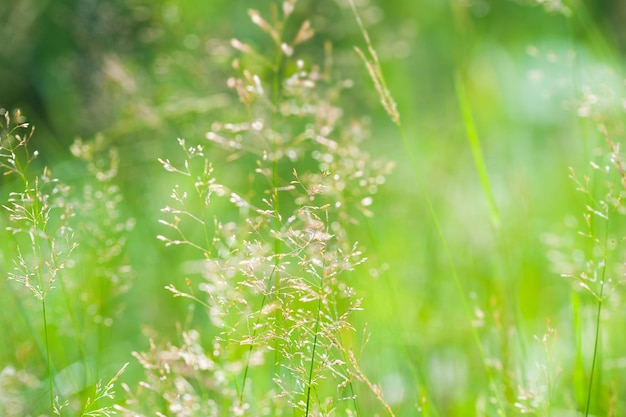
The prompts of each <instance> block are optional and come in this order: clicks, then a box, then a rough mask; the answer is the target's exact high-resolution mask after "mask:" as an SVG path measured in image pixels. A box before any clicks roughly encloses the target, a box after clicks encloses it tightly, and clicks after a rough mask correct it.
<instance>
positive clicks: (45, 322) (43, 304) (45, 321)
mask: <svg viewBox="0 0 626 417" xmlns="http://www.w3.org/2000/svg"><path fill="white" fill-rule="evenodd" d="M41 310H42V312H43V332H44V336H45V337H44V339H45V345H46V367H47V368H48V389H49V390H50V415H53V414H54V390H53V383H52V366H51V363H50V344H49V341H48V318H47V316H46V298H45V296H44V297H42V298H41Z"/></svg>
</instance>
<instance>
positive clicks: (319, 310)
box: [305, 283, 323, 417]
mask: <svg viewBox="0 0 626 417" xmlns="http://www.w3.org/2000/svg"><path fill="white" fill-rule="evenodd" d="M322 291H323V287H322V283H320V294H319V298H318V299H317V318H316V322H315V334H314V335H313V349H312V350H311V366H310V367H309V381H308V383H307V392H306V412H305V415H306V417H308V416H309V403H310V401H311V382H312V381H313V368H314V365H315V350H316V348H317V335H318V333H319V331H320V316H321V313H322V297H323V294H322Z"/></svg>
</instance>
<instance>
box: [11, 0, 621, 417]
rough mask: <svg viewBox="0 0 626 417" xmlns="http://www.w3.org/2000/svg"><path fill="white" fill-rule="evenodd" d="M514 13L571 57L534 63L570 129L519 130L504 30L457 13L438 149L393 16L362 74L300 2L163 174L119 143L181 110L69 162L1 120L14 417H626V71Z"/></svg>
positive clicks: (126, 71) (116, 67)
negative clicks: (560, 42)
mask: <svg viewBox="0 0 626 417" xmlns="http://www.w3.org/2000/svg"><path fill="white" fill-rule="evenodd" d="M509 3H510V4H507V5H498V7H503V8H506V7H511V8H518V9H515V10H517V11H518V12H519V11H520V10H524V11H528V10H532V13H536V16H539V17H535V18H536V19H538V20H540V19H545V21H546V22H551V23H554V22H557V23H558V24H559V25H563V27H566V28H567V31H568V32H567V35H566V36H565V37H564V39H566V40H567V41H568V42H570V43H571V45H572V51H573V52H570V53H569V54H568V53H567V52H563V51H561V50H558V51H557V52H558V53H561V52H563V56H561V57H559V55H558V53H557V52H554V51H553V50H550V49H547V51H545V50H544V49H542V47H541V46H533V45H530V46H527V45H525V46H524V49H522V48H521V47H519V44H514V45H517V46H518V47H519V48H520V49H519V50H515V53H523V54H526V55H528V56H529V57H530V58H529V59H530V60H531V62H532V64H530V67H529V69H528V68H526V67H524V69H525V70H526V69H528V71H527V72H528V75H529V79H528V80H527V84H525V86H526V87H525V88H527V89H529V90H530V89H531V88H535V87H536V84H533V83H541V82H544V81H546V80H547V82H548V83H551V82H552V81H554V85H551V86H550V88H553V90H549V92H550V93H551V94H552V95H553V96H554V97H556V98H557V99H552V100H551V101H549V103H550V105H556V106H560V107H559V108H560V109H562V111H556V110H550V112H548V111H545V112H546V113H550V114H541V112H538V111H535V109H534V108H530V109H525V110H523V111H522V110H520V109H521V108H522V107H509V108H508V109H507V106H511V104H510V103H509V102H507V100H506V97H505V96H506V94H507V93H508V91H507V88H510V89H512V90H513V89H514V88H513V87H511V85H510V84H508V83H507V82H506V76H507V75H508V73H507V74H499V73H498V71H499V70H500V69H501V67H499V66H498V65H502V66H504V67H506V65H509V63H508V61H507V59H509V60H511V59H510V58H502V57H503V56H505V55H506V53H504V52H502V50H498V48H497V47H494V46H493V45H489V43H490V42H492V40H491V38H487V37H481V35H480V32H481V30H488V29H485V28H484V27H481V25H482V24H483V22H484V21H481V20H480V19H479V18H477V17H476V16H479V15H480V13H481V10H482V9H480V4H478V3H476V4H474V3H472V4H471V5H466V4H462V3H461V2H456V1H453V2H450V3H449V4H446V5H445V7H442V8H441V10H444V11H445V13H446V14H449V21H448V22H447V23H446V25H448V26H447V27H448V29H447V30H449V31H450V32H451V33H453V35H452V36H451V39H452V41H451V42H452V43H453V46H454V48H453V49H454V50H453V51H451V58H450V68H448V69H449V71H446V74H445V77H442V79H445V82H444V87H443V90H444V92H445V94H441V95H442V96H444V95H445V97H446V100H448V101H447V102H445V103H444V104H441V105H442V106H444V107H445V109H446V113H447V116H446V118H443V119H436V120H434V121H432V122H431V123H432V124H433V125H434V126H435V128H434V130H429V127H428V122H429V118H430V117H431V115H432V113H429V110H428V109H424V110H423V114H422V113H419V114H413V111H412V110H413V108H412V106H410V105H409V104H408V103H409V102H410V101H409V100H410V99H409V98H407V97H409V96H411V93H406V94H405V92H403V91H402V89H406V90H408V89H409V87H410V88H415V89H419V88H421V85H420V83H421V82H422V80H421V79H420V78H419V77H418V78H415V77H412V76H407V74H404V75H403V74H402V72H401V71H398V70H397V67H394V66H393V64H392V63H391V62H390V61H389V55H387V58H384V56H385V53H389V52H390V51H393V50H394V48H395V46H394V44H393V42H391V41H388V42H389V44H385V42H382V41H379V40H378V39H377V38H376V34H377V33H380V32H375V31H374V30H373V29H370V25H373V26H375V25H376V16H377V12H380V10H379V9H377V6H376V5H372V4H370V5H368V4H364V3H362V2H354V1H352V0H349V1H348V2H347V3H346V4H344V5H343V6H339V5H338V6H337V8H336V9H332V10H334V11H335V12H336V13H338V15H340V16H343V17H342V20H341V23H340V24H337V26H332V25H331V26H330V27H331V28H333V29H335V30H337V27H341V26H342V25H345V24H346V23H345V22H349V27H351V28H352V29H350V30H349V31H350V33H351V34H352V35H354V37H353V38H351V39H356V40H355V41H354V42H355V43H356V45H363V46H356V47H355V48H353V46H352V45H349V46H348V47H345V45H344V49H343V50H342V49H341V47H338V46H333V44H332V43H331V42H330V41H327V40H325V39H324V37H325V36H326V33H325V32H322V33H321V34H320V33H317V27H316V24H318V25H319V26H320V27H324V20H323V19H322V17H320V16H318V15H316V14H314V12H315V10H316V9H315V7H312V8H307V7H308V6H307V4H306V3H305V2H297V1H295V0H287V1H284V2H276V3H272V4H271V5H270V6H268V7H261V6H259V8H260V10H256V9H250V10H248V11H247V19H248V21H247V23H246V25H245V27H246V28H248V29H245V30H243V29H242V32H241V33H242V37H240V38H239V37H238V38H233V39H231V40H230V41H229V42H221V43H216V42H213V41H212V42H207V45H210V48H211V51H213V52H214V51H220V52H219V54H220V55H219V57H221V58H220V59H222V58H223V57H228V59H227V60H226V59H225V60H224V61H228V65H229V69H228V70H225V69H224V70H222V69H220V70H219V71H217V70H213V71H215V72H212V74H221V75H222V76H223V80H222V83H223V84H224V85H225V86H226V87H227V89H228V91H227V92H222V93H220V95H219V97H218V99H216V103H221V104H220V105H219V106H218V107H219V108H218V107H215V108H214V107H213V105H212V104H211V105H209V104H207V102H206V101H202V102H200V101H197V102H196V101H194V102H193V103H191V104H190V102H187V101H185V102H184V103H183V102H181V103H179V104H180V105H181V106H183V107H184V108H186V109H191V110H188V111H189V112H192V113H193V112H197V110H198V109H199V108H202V109H204V110H203V111H205V113H203V114H202V116H203V117H204V119H205V120H203V119H200V118H196V117H190V118H189V119H185V120H187V121H189V120H193V123H191V124H193V125H194V127H193V128H192V129H191V132H193V133H194V134H193V135H184V137H179V138H178V139H175V137H172V138H168V143H171V145H165V146H162V147H159V148H158V149H159V150H162V153H161V154H160V155H159V156H158V157H157V156H155V157H154V158H153V159H151V160H150V161H147V162H146V161H142V163H144V164H145V165H141V166H140V167H139V168H137V166H136V164H135V163H136V162H137V159H138V157H137V155H135V154H132V153H129V152H126V153H125V152H124V150H125V148H124V146H125V145H124V144H123V143H122V144H121V145H120V141H119V137H118V136H119V135H122V136H123V135H124V134H127V133H128V132H129V131H130V132H137V131H138V130H141V127H138V126H141V125H142V123H144V122H145V121H146V120H148V119H149V120H151V122H150V123H147V124H146V125H150V126H154V125H155V124H158V123H165V122H163V120H170V119H174V117H173V116H171V115H170V116H167V115H165V114H160V113H159V112H160V111H162V112H164V113H167V112H168V111H174V112H181V113H180V114H184V112H185V111H186V110H181V109H180V108H177V106H176V105H175V104H176V103H174V104H173V105H170V106H164V105H161V106H160V107H159V106H156V104H155V106H154V108H153V109H152V110H150V108H149V107H150V106H144V105H143V104H141V105H138V104H136V107H132V109H133V110H129V112H130V113H129V114H131V116H132V115H134V116H132V117H130V119H132V120H130V121H126V122H120V124H118V125H116V126H113V127H112V128H111V129H110V130H109V131H108V132H107V131H105V132H103V133H102V134H97V135H95V136H94V137H93V138H90V139H76V140H75V141H74V142H73V144H72V145H71V146H70V149H69V150H68V154H67V158H66V159H64V160H62V161H55V160H54V158H50V157H48V156H47V155H46V154H43V155H42V154H40V153H39V152H38V151H37V150H36V149H34V144H35V143H37V142H36V140H35V139H36V137H37V132H36V131H35V130H34V129H33V128H32V127H31V126H30V125H29V123H28V122H27V120H26V118H25V117H24V115H23V114H22V113H21V112H19V111H7V110H2V111H1V116H2V120H3V121H2V125H1V126H0V128H1V129H0V171H1V172H2V174H3V175H2V182H1V183H0V185H1V186H2V187H1V189H0V191H1V192H0V197H1V198H2V200H1V201H2V203H1V214H0V227H1V228H2V238H1V239H0V248H1V252H0V271H2V274H3V277H4V278H6V279H3V281H2V286H1V287H0V302H1V303H2V305H5V306H6V308H5V309H4V311H3V312H2V313H1V314H0V318H1V321H0V323H2V330H3V339H4V340H5V341H6V343H4V346H2V347H0V415H3V416H5V415H6V416H42V415H49V416H52V415H58V416H76V415H79V416H112V415H125V416H263V415H267V416H281V415H289V416H379V415H388V416H396V415H397V416H413V415H416V416H419V415H423V416H465V415H478V416H515V415H521V414H529V415H537V416H557V417H558V416H562V415H581V416H582V415H584V416H592V415H610V416H617V415H620V414H621V413H623V412H624V410H625V409H626V403H625V402H624V400H623V389H622V388H621V387H622V386H623V384H624V382H626V381H625V380H624V377H623V375H622V372H621V371H622V369H623V367H624V358H623V352H622V350H623V349H622V346H623V340H622V332H621V328H622V327H623V324H624V318H623V313H622V312H621V307H620V306H621V304H622V303H623V288H622V285H623V281H624V274H625V273H626V269H625V267H624V265H625V264H624V253H625V252H624V248H623V245H624V240H625V238H624V234H623V232H622V230H623V226H624V224H625V223H624V219H623V215H624V214H626V208H625V207H624V205H623V198H624V196H625V195H626V172H625V169H624V163H623V162H622V159H623V158H622V153H621V152H620V140H619V138H620V137H621V136H623V133H624V128H623V122H622V121H621V118H622V117H623V116H622V113H623V111H622V110H619V108H620V107H619V106H621V105H622V103H623V98H622V94H623V91H622V88H621V87H619V85H620V81H619V80H620V79H621V78H620V77H621V75H619V68H617V67H610V66H608V65H605V64H604V62H605V61H610V60H611V59H612V56H613V55H614V54H615V50H614V47H613V46H610V45H608V44H607V43H606V41H605V39H604V37H603V36H602V35H601V34H600V30H599V29H600V28H599V27H598V26H597V25H596V24H595V23H593V17H592V16H591V13H590V12H589V11H588V10H587V9H585V8H584V5H582V4H579V3H578V2H571V3H568V4H567V5H566V4H564V3H563V2H558V1H554V2H539V1H537V2H530V3H532V5H534V6H541V7H536V8H535V9H531V8H522V7H521V6H520V5H517V4H513V2H509ZM172 7H173V6H172ZM318 7H321V8H322V9H323V10H326V11H328V9H324V7H326V6H324V5H322V6H320V5H318ZM407 8H408V6H407ZM164 10H165V9H164ZM323 10H322V11H323ZM433 10H434V9H433ZM437 10H439V9H437ZM165 11H167V12H168V13H169V14H168V13H165V14H164V16H165V17H166V18H164V19H165V20H167V19H170V20H171V21H172V22H173V21H174V18H175V17H176V16H175V13H174V9H173V8H170V9H167V8H166V10H165ZM496 11H497V10H496ZM318 12H319V11H318ZM320 13H321V12H320ZM442 13H444V12H442ZM494 13H496V12H495V11H494ZM528 13H530V12H528ZM168 16H169V17H168ZM491 24H493V25H497V23H496V22H491ZM486 26H488V25H486ZM546 26H547V25H546ZM242 27H243V26H242ZM248 30H254V31H256V32H248ZM250 33H252V35H250ZM359 36H360V38H359ZM580 38H583V39H587V38H588V39H590V41H589V43H588V44H587V43H582V42H580ZM194 39H195V38H193V39H192V38H189V37H187V38H185V42H186V45H191V46H193V45H194V44H195V43H194ZM482 42H484V43H485V44H482ZM503 42H504V41H503ZM226 43H227V44H228V48H227V49H228V51H230V52H224V51H225V50H226V47H225V44H226ZM216 45H217V46H216ZM207 47H208V46H207ZM481 48H483V49H481ZM490 48H491V49H490ZM585 48H588V50H587V49H585ZM400 50H401V48H400ZM494 51H495V52H494ZM216 54H217V52H216ZM511 54H513V53H511ZM594 54H595V55H596V56H595V57H593V58H591V57H590V56H589V55H594ZM177 56H178V57H181V55H177ZM216 56H217V55H216ZM498 57H500V58H498ZM572 57H573V58H572ZM492 58H493V59H492ZM541 58H545V60H546V62H547V63H548V64H545V65H544V66H543V67H542V66H541V65H542V64H541V62H539V60H540V59H541ZM108 59H109V61H107V62H109V65H110V67H109V69H108V70H109V73H110V74H113V75H114V77H113V78H114V80H117V81H120V80H122V81H124V83H123V84H124V85H126V86H127V87H128V86H129V85H131V84H132V86H133V87H132V89H137V88H144V87H139V85H140V84H141V83H136V82H134V81H133V82H130V81H129V80H130V79H131V78H132V76H131V75H130V74H131V73H132V71H131V70H130V68H131V67H132V66H131V65H129V67H128V68H124V62H123V61H122V60H121V59H120V60H117V58H116V57H108ZM491 59H492V60H491ZM498 59H502V61H499V60H498ZM359 60H360V61H361V62H360V64H362V66H359ZM166 61H167V59H166V58H165V57H161V61H160V64H159V65H161V67H159V68H161V71H162V73H163V74H166V73H167V71H166V70H164V69H163V68H165V67H166V65H165V64H164V62H166ZM185 62H189V61H185ZM503 62H504V63H503ZM557 64H558V65H559V67H558V71H555V72H557V73H558V72H559V71H561V72H565V71H567V72H568V74H569V75H568V76H567V80H568V81H567V82H566V83H564V84H559V82H558V81H559V80H560V78H559V77H560V76H562V74H560V73H559V74H558V75H551V73H550V72H549V71H550V69H551V68H552V67H551V65H552V66H557ZM520 65H522V64H520ZM524 65H527V64H525V63H524ZM216 66H217V64H216ZM534 66H539V67H541V70H536V69H534ZM199 67H201V65H199ZM190 68H191V67H190ZM194 68H197V67H194ZM389 69H390V70H389ZM485 73H488V74H496V75H498V76H502V77H503V78H504V81H502V80H499V79H498V77H493V78H492V79H490V78H489V77H488V76H485V75H484V74H485ZM389 74H391V75H389ZM597 74H600V78H602V77H604V78H602V80H601V81H600V82H598V81H597V80H596V79H594V77H597V76H598V75H597ZM525 75H526V74H525ZM368 77H369V81H371V82H368V80H367V78H368ZM149 84H150V83H149V82H145V85H149ZM155 84H156V83H155ZM372 84H373V87H372ZM533 86H534V87H533ZM128 88H130V87H128ZM145 88H147V87H145ZM368 88H369V91H370V92H369V93H368V92H363V90H365V91H368V90H367V89H368ZM558 88H561V89H562V90H559V91H557V89H558ZM498 89H501V90H502V91H496V90H498ZM515 91H516V92H517V96H515V101H516V102H517V101H520V102H522V101H524V100H532V104H531V107H534V106H536V107H541V106H544V105H545V104H542V103H543V102H542V101H540V100H539V99H538V98H537V97H534V96H533V92H530V93H521V92H520V90H519V89H518V90H515ZM537 91H541V90H537ZM216 97H217V96H216ZM363 97H369V98H374V100H373V101H377V102H378V103H379V104H380V105H381V108H380V109H378V110H376V108H375V107H374V106H373V104H371V103H369V102H366V100H365V99H363ZM414 100H418V101H419V100H421V99H420V98H417V99H414ZM490 100H491V101H492V102H490ZM546 100H548V99H546ZM559 100H561V101H559ZM192 101H193V100H192ZM355 101H356V103H355ZM194 103H195V104H194ZM0 104H1V103H0ZM185 106H186V107H185ZM144 107H145V108H144ZM142 108H143V110H142V111H143V112H144V113H143V115H144V116H143V117H145V120H144V119H141V118H140V117H136V116H137V114H135V113H133V112H134V111H136V110H137V109H142ZM511 108H512V109H514V111H513V110H511ZM164 109H165V110H164ZM167 109H169V110H167ZM176 109H178V110H176ZM507 110H508V111H509V112H511V113H512V115H511V114H507ZM146 112H148V113H150V112H152V113H150V114H149V115H148V113H146ZM366 112H372V113H373V114H375V115H376V116H375V117H373V118H372V117H370V116H369V115H368V114H367V113H366ZM524 112H526V113H524ZM492 113H493V114H495V116H494V115H492ZM176 114H177V115H178V114H179V113H176ZM383 116H386V120H385V118H384V117H383ZM181 118H184V117H183V116H181ZM506 118H510V119H511V120H508V121H507V122H506V123H505V122H504V121H503V120H499V119H506ZM444 119H445V120H444ZM534 119H538V120H541V121H542V122H543V123H545V125H549V127H545V126H543V127H541V126H539V127H537V126H536V125H535V122H536V120H534ZM157 120H161V122H158V123H157ZM450 120H452V121H450ZM444 122H445V123H444ZM124 123H126V124H124ZM419 123H422V124H421V125H420V124H419ZM446 123H447V124H448V125H452V126H453V127H451V128H449V127H446V126H444V125H445V124H446ZM525 129H528V130H532V135H535V136H538V137H539V138H540V140H534V139H533V138H532V137H527V136H524V135H523V134H521V133H519V131H520V130H521V131H523V130H525ZM166 130H167V129H166ZM173 130H176V129H173ZM181 130H184V129H182V128H181ZM561 130H563V132H560V131H561ZM503 132H505V133H506V134H508V135H511V137H513V138H514V139H512V140H510V141H507V142H504V141H502V140H501V137H502V134H503ZM559 132H560V133H559ZM108 135H110V136H111V137H113V138H114V139H111V138H110V137H109V136H108ZM550 135H555V139H554V143H544V142H546V141H548V140H549V139H550V138H551V136H550ZM569 135H571V137H570V136H569ZM379 136H380V138H378V137H379ZM447 136H451V137H453V139H450V138H448V137H447ZM435 137H436V138H437V140H435ZM374 138H376V139H375V140H374ZM572 138H575V139H576V140H574V139H572ZM161 139H163V140H165V138H160V139H159V140H161ZM127 149H128V148H126V150H127ZM125 163H126V164H128V165H124V164H125ZM394 165H395V166H394ZM130 166H132V168H131V167H130ZM146 166H147V167H148V168H146V170H147V172H150V174H147V173H143V172H141V173H140V175H139V176H133V175H132V173H137V172H138V171H139V170H143V169H144V168H145V167H146ZM153 167H155V168H159V169H160V173H158V174H157V173H156V170H153ZM568 167H569V171H568ZM568 174H569V179H568V178H567V177H568ZM567 180H569V183H568V182H567ZM141 187H147V189H148V190H149V191H148V192H147V193H146V194H148V195H149V197H148V198H145V197H143V196H142V195H139V194H133V192H132V190H135V191H136V190H138V189H140V188H141Z"/></svg>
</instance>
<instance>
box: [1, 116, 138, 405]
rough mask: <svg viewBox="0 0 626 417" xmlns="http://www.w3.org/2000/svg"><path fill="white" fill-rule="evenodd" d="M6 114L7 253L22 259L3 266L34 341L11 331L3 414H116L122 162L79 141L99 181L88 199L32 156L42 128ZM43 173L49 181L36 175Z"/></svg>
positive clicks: (3, 157)
mask: <svg viewBox="0 0 626 417" xmlns="http://www.w3.org/2000/svg"><path fill="white" fill-rule="evenodd" d="M1 113H2V117H3V119H4V122H3V124H2V126H1V128H2V131H1V132H0V169H1V170H2V174H3V175H4V178H6V179H7V180H6V183H5V184H6V187H7V189H8V190H10V191H8V195H6V196H3V198H6V201H5V202H4V203H3V204H2V210H3V211H2V216H3V217H2V219H3V222H6V223H5V228H4V231H3V243H5V244H4V245H3V250H6V251H7V252H6V254H7V255H9V256H8V258H9V259H12V265H11V264H8V262H7V261H6V260H5V259H3V261H4V263H3V265H2V268H3V269H5V270H6V271H7V272H6V273H7V277H8V280H9V282H7V286H6V289H7V290H8V296H9V299H12V301H13V302H14V303H15V305H17V306H18V311H19V313H20V314H19V319H20V320H23V321H25V322H26V323H27V324H28V326H27V328H28V329H29V331H30V332H29V333H27V334H23V332H18V331H17V330H14V329H12V328H7V336H9V337H8V338H7V340H8V341H9V345H8V346H7V349H8V350H9V351H10V350H13V351H14V352H13V354H14V357H13V360H14V363H13V364H11V365H8V366H5V367H4V369H3V370H2V378H1V379H2V382H1V383H2V392H3V393H2V396H1V397H0V410H1V411H2V414H3V415H31V414H32V413H41V412H42V410H46V409H47V411H48V413H49V415H52V414H54V415H85V416H101V415H102V416H104V415H110V413H111V412H112V411H113V409H112V404H105V403H106V400H105V399H112V398H113V395H114V391H113V387H114V384H115V382H116V381H117V379H118V378H119V376H120V375H121V373H122V372H123V370H124V368H125V366H123V367H122V369H121V370H120V371H118V372H117V373H115V372H114V374H115V376H114V377H113V378H111V379H109V382H108V383H106V384H102V383H101V382H100V375H101V372H103V371H104V370H105V369H106V367H105V366H104V365H103V362H104V361H106V360H107V358H106V357H105V352H104V351H105V345H106V343H107V342H106V339H107V337H106V336H105V335H104V333H105V331H106V330H105V328H107V327H111V325H112V320H113V318H112V317H113V316H114V315H115V313H114V312H113V311H111V310H110V309H113V307H112V305H113V304H114V302H112V294H113V293H116V292H123V291H124V289H125V287H126V284H124V283H122V282H126V280H125V279H124V280H122V279H119V278H120V277H118V272H119V271H120V270H121V271H124V270H126V269H127V267H125V266H124V265H125V264H124V263H123V261H122V260H123V259H124V257H125V256H124V255H123V246H124V241H123V238H122V237H121V236H120V234H122V233H123V232H125V231H127V230H128V229H129V228H131V227H132V222H131V223H127V222H122V223H120V221H119V219H116V216H115V213H116V210H115V208H116V205H117V204H118V203H119V193H118V191H117V189H116V188H115V186H112V185H111V184H110V182H111V181H112V180H113V178H114V176H115V163H114V162H112V163H111V164H108V163H107V160H106V158H104V159H103V158H101V155H100V153H99V152H98V150H97V149H96V146H97V144H98V141H96V142H94V145H81V143H80V142H77V144H76V145H75V147H76V152H75V153H76V155H77V156H79V157H81V158H82V159H83V160H85V161H86V162H87V164H88V166H89V169H88V172H89V174H91V175H92V176H93V178H92V180H93V183H90V184H88V185H84V187H83V188H82V193H81V195H78V194H77V191H76V190H74V189H72V188H71V187H69V186H68V185H66V184H63V183H62V182H61V181H60V180H59V179H57V178H55V177H53V176H52V173H51V171H50V170H49V169H48V168H45V167H44V168H40V167H38V166H37V164H36V161H37V156H38V152H37V151H33V150H31V148H30V141H31V138H32V136H33V133H34V129H33V128H30V126H29V125H28V123H27V122H25V120H24V118H23V116H22V115H21V113H20V112H19V111H16V112H15V113H14V114H12V115H11V114H10V113H9V112H8V111H5V110H2V112H1ZM79 148H80V151H79ZM35 167H37V168H35ZM36 169H37V170H38V171H39V173H33V172H32V171H35V170H36ZM94 188H98V189H99V188H102V190H103V191H98V192H93V189H94ZM78 191H80V187H79V190H78ZM102 213H105V214H104V215H102ZM101 216H102V217H101ZM103 219H104V220H103ZM105 236H106V237H105ZM116 238H117V240H116ZM7 242H9V244H8V245H7V244H6V243H7ZM79 242H81V245H84V248H79V246H80V245H79ZM92 256H97V259H95V260H94V259H91V258H90V257H92ZM9 262H10V261H9ZM100 265H101V266H102V267H101V269H98V267H99V266H100ZM92 268H93V269H92ZM78 277H80V279H79V278H78ZM124 278H126V277H124ZM105 306H110V307H105ZM15 325H16V326H17V324H15ZM68 343H70V344H71V345H72V348H69V349H68V346H67V344H68ZM30 349H33V350H35V351H38V355H39V356H40V358H41V359H40V360H39V361H37V360H33V359H32V358H27V360H24V358H23V355H24V353H23V351H24V350H26V351H28V350H30ZM38 355H37V354H35V352H33V356H34V357H35V358H36V357H37V356H38ZM18 366H19V368H18ZM107 371H109V370H108V369H107ZM103 400H105V401H104V402H103ZM38 415H39V414H38Z"/></svg>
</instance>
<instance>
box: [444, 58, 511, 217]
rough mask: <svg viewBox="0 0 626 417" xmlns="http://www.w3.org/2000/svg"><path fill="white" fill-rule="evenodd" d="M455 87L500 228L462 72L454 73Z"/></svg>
mask: <svg viewBox="0 0 626 417" xmlns="http://www.w3.org/2000/svg"><path fill="white" fill-rule="evenodd" d="M454 87H455V90H456V97H457V100H458V102H459V108H460V109H461V116H462V118H463V124H464V126H465V131H466V134H467V140H468V142H469V145H470V149H471V151H472V156H473V158H474V167H475V168H476V172H477V173H478V178H479V179H480V184H481V186H482V188H483V192H484V193H485V198H486V199H487V202H488V203H489V210H490V212H491V222H492V224H493V226H494V228H495V229H499V228H500V212H499V210H498V205H497V204H496V199H495V197H494V195H493V190H492V188H491V183H490V181H489V174H488V173H487V165H486V164H485V158H484V156H483V152H482V147H481V146H480V139H479V138H478V133H477V132H476V124H475V123H474V116H473V115H472V107H471V105H470V102H469V99H468V98H467V92H466V90H465V81H464V80H463V77H462V75H461V73H460V71H458V70H457V72H456V73H455V75H454Z"/></svg>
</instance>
